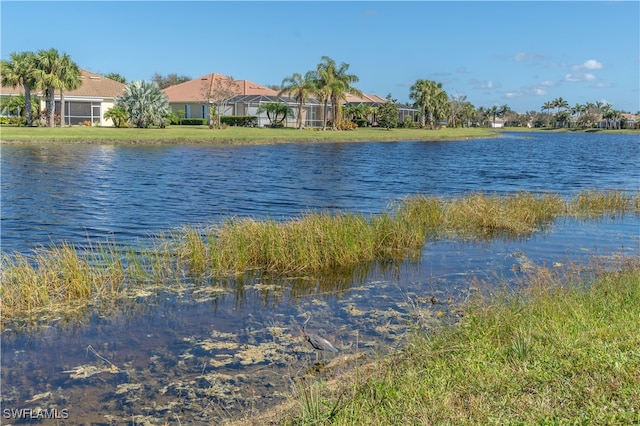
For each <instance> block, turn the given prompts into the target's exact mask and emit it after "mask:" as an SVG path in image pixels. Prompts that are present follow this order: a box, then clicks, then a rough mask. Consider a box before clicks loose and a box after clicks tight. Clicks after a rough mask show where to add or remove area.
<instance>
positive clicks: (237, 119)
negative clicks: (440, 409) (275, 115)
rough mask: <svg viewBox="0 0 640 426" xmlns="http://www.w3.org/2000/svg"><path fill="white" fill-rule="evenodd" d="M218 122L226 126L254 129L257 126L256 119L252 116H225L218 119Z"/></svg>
mask: <svg viewBox="0 0 640 426" xmlns="http://www.w3.org/2000/svg"><path fill="white" fill-rule="evenodd" d="M220 122H221V123H222V124H226V125H228V126H239V127H256V126H258V117H256V116H254V115H238V116H232V115H226V116H223V117H220Z"/></svg>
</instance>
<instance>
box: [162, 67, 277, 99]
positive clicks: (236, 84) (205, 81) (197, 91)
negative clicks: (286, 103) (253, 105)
mask: <svg viewBox="0 0 640 426" xmlns="http://www.w3.org/2000/svg"><path fill="white" fill-rule="evenodd" d="M216 87H229V88H230V89H231V90H232V91H233V92H234V93H235V95H236V96H247V95H264V96H277V95H278V92H277V91H275V90H273V89H269V88H268V87H264V86H261V85H259V84H258V83H254V82H253V81H249V80H234V79H232V78H231V77H228V76H226V75H222V74H218V73H212V74H207V75H203V76H202V77H198V78H195V79H193V80H190V81H186V82H184V83H180V84H176V85H174V86H170V87H167V88H166V89H163V90H162V91H163V92H164V93H165V94H166V95H167V97H168V98H169V102H206V101H207V100H208V93H211V92H212V91H214V90H215V88H216Z"/></svg>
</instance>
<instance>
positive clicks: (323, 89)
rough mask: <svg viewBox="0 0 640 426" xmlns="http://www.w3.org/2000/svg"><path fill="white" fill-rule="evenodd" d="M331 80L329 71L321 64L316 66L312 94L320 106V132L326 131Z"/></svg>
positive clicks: (331, 76)
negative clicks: (313, 93)
mask: <svg viewBox="0 0 640 426" xmlns="http://www.w3.org/2000/svg"><path fill="white" fill-rule="evenodd" d="M332 78H333V74H332V73H331V72H330V70H329V69H328V68H327V67H325V66H323V64H318V66H317V68H316V71H315V78H314V86H315V87H314V92H315V94H316V96H317V97H318V101H319V102H320V104H321V105H322V130H323V131H324V130H327V106H328V104H329V100H330V99H331V83H330V82H331V80H332Z"/></svg>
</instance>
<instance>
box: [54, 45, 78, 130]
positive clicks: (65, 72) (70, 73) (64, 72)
mask: <svg viewBox="0 0 640 426" xmlns="http://www.w3.org/2000/svg"><path fill="white" fill-rule="evenodd" d="M60 66H61V68H60V83H61V85H60V87H58V89H60V125H61V126H64V117H65V114H64V112H65V111H64V107H65V105H64V90H75V89H78V88H79V87H80V86H81V85H82V80H81V79H80V77H81V73H80V68H78V65H77V64H76V63H75V62H73V61H72V60H71V57H70V56H69V55H67V54H66V53H63V54H62V56H61V57H60Z"/></svg>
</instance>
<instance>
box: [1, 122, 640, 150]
mask: <svg viewBox="0 0 640 426" xmlns="http://www.w3.org/2000/svg"><path fill="white" fill-rule="evenodd" d="M503 132H560V133H562V132H582V133H612V134H640V130H637V129H636V130H633V129H630V130H606V129H586V130H582V129H528V128H521V127H514V128H505V129H489V128H479V127H474V128H457V129H449V128H442V129H438V130H428V129H391V130H386V129H381V128H358V129H355V130H353V131H337V132H336V131H321V130H319V129H311V128H309V129H303V130H297V129H292V128H286V129H270V128H245V127H228V128H226V129H221V130H211V129H209V128H208V127H207V126H171V127H168V128H166V129H135V128H122V129H116V128H112V127H85V126H75V127H65V128H54V129H51V128H47V127H15V126H0V143H2V144H6V145H14V144H51V143H55V144H63V143H64V144H114V145H115V144H182V145H190V144H197V145H229V144H233V145H258V144H279V143H300V142H313V143H340V142H398V141H424V142H435V141H456V140H469V139H478V138H493V137H499V136H500V134H501V133H503Z"/></svg>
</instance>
